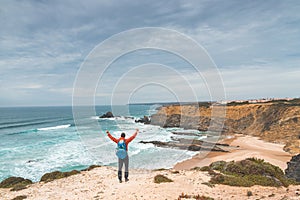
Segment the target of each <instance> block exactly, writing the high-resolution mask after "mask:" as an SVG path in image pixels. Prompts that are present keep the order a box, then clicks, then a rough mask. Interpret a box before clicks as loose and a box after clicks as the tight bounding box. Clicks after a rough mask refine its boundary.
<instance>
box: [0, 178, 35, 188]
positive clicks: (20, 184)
mask: <svg viewBox="0 0 300 200" xmlns="http://www.w3.org/2000/svg"><path fill="white" fill-rule="evenodd" d="M30 184H32V181H31V180H29V179H24V178H22V177H9V178H7V179H5V180H3V181H2V182H1V183H0V188H12V189H11V191H18V190H23V189H25V188H26V186H27V185H30Z"/></svg>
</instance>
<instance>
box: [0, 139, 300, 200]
mask: <svg viewBox="0 0 300 200" xmlns="http://www.w3.org/2000/svg"><path fill="white" fill-rule="evenodd" d="M222 143H227V144H230V145H231V146H239V148H237V149H232V150H231V151H230V152H228V153H225V152H210V153H209V154H207V156H206V157H205V158H203V157H201V154H198V155H196V156H194V157H193V158H192V159H189V160H186V161H183V162H181V163H177V164H176V165H175V166H174V167H173V169H166V170H143V169H131V170H130V172H129V173H130V176H129V179H130V181H129V182H127V183H119V182H118V180H117V168H115V167H109V166H102V167H97V168H94V169H92V170H90V171H83V172H81V173H80V174H76V175H73V176H70V177H66V178H62V179H57V180H53V181H51V182H47V183H45V182H37V183H34V184H32V185H30V186H29V187H28V188H26V189H24V190H20V191H9V189H2V188H0V199H3V200H11V199H13V198H15V197H17V196H22V195H25V196H26V197H27V198H26V199H72V200H73V199H94V200H99V199H120V198H123V197H124V194H126V198H127V199H145V200H146V199H178V197H179V196H180V195H181V194H182V193H184V194H189V195H198V194H199V195H200V196H201V195H204V196H207V197H212V198H214V199H224V200H226V199H228V200H229V199H230V200H239V199H246V198H247V199H250V200H251V199H258V198H265V197H268V199H283V198H285V199H290V200H296V199H298V198H299V196H298V193H300V192H299V186H294V185H291V186H289V187H288V188H285V187H279V188H277V187H263V186H252V187H235V186H227V185H215V186H214V187H210V186H209V185H205V184H203V183H207V182H208V181H209V180H210V175H209V174H208V173H207V172H199V171H197V170H191V168H193V167H196V166H198V167H201V166H205V165H209V164H210V163H211V162H214V161H218V160H224V161H230V160H235V161H237V160H242V159H244V158H248V157H257V158H261V159H264V160H265V161H267V162H270V163H271V164H274V165H276V166H279V167H280V168H281V169H283V170H284V169H285V166H286V162H287V161H289V159H290V158H291V155H290V154H289V153H287V152H284V151H283V145H281V144H274V143H269V142H265V141H262V140H260V139H259V138H257V137H252V136H243V135H234V136H233V137H231V138H226V139H224V140H223V141H222ZM159 174H162V175H164V176H167V177H168V178H170V179H171V180H173V182H171V183H161V184H157V183H154V181H153V180H154V177H155V176H156V175H159ZM248 191H251V192H252V193H253V194H254V195H253V196H247V193H248ZM287 197H288V198H287Z"/></svg>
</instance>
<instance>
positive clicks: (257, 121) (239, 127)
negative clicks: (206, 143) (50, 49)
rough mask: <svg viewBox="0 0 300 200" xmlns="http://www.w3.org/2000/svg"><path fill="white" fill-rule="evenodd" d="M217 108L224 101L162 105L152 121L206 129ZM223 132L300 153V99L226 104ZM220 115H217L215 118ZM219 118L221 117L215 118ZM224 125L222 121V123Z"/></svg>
mask: <svg viewBox="0 0 300 200" xmlns="http://www.w3.org/2000/svg"><path fill="white" fill-rule="evenodd" d="M212 106H213V108H214V112H218V110H220V111H221V110H222V109H223V110H224V105H212V104H208V105H207V104H205V105H202V104H185V105H168V106H163V107H161V108H160V109H159V110H158V112H157V113H156V114H154V115H152V116H151V124H153V125H160V126H162V127H182V128H186V129H197V130H200V131H207V130H208V128H210V130H213V129H212V127H210V124H211V121H212V119H211V113H212ZM225 109H226V117H225V118H223V119H221V118H220V119H221V120H220V121H222V120H223V121H224V124H223V128H222V133H224V134H236V133H238V134H245V135H252V136H258V137H260V138H262V139H264V140H266V141H269V142H276V143H282V144H285V147H284V149H285V151H288V152H290V153H292V154H297V153H300V99H294V100H291V101H282V100H281V101H271V102H267V103H244V104H239V103H231V104H229V105H227V106H226V107H225ZM218 116H222V115H218V114H216V115H214V119H217V118H218ZM216 121H218V120H216ZM220 127H222V124H220Z"/></svg>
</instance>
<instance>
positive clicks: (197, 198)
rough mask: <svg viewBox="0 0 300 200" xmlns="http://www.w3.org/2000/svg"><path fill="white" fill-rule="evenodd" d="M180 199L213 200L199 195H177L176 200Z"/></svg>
mask: <svg viewBox="0 0 300 200" xmlns="http://www.w3.org/2000/svg"><path fill="white" fill-rule="evenodd" d="M181 199H196V200H214V198H211V197H207V196H203V195H202V196H201V195H199V194H198V195H188V194H184V193H182V194H181V195H179V197H178V200H181Z"/></svg>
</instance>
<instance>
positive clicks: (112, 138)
mask: <svg viewBox="0 0 300 200" xmlns="http://www.w3.org/2000/svg"><path fill="white" fill-rule="evenodd" d="M106 134H107V136H108V137H109V138H110V139H111V140H112V141H114V142H115V143H118V140H117V138H114V137H113V136H112V135H111V134H110V132H109V131H106Z"/></svg>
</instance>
